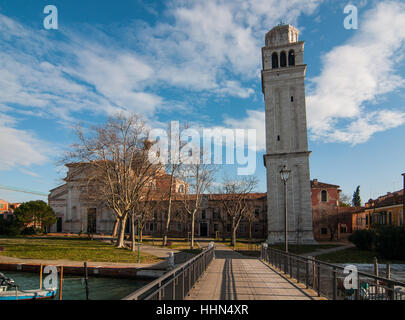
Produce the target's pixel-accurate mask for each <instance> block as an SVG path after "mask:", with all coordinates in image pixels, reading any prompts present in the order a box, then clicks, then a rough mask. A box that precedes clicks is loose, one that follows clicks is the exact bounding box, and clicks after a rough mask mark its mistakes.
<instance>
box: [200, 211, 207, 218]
mask: <svg viewBox="0 0 405 320" xmlns="http://www.w3.org/2000/svg"><path fill="white" fill-rule="evenodd" d="M201 219H203V220H205V219H207V214H206V213H205V209H203V210H202V212H201Z"/></svg>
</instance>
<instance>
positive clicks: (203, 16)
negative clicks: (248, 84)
mask: <svg viewBox="0 0 405 320" xmlns="http://www.w3.org/2000/svg"><path fill="white" fill-rule="evenodd" d="M320 2H321V0H309V1H300V0H292V1H278V0H249V1H246V0H234V1H223V0H210V1H207V0H197V1H192V2H184V1H172V2H171V3H170V5H169V7H170V9H169V11H168V12H167V15H168V16H169V17H170V18H171V19H172V21H173V22H172V23H170V24H169V23H158V24H157V25H154V26H152V27H150V26H145V24H142V26H141V27H138V28H134V30H133V31H132V32H133V36H134V38H135V39H139V38H140V39H141V40H142V42H143V43H144V44H145V48H144V53H145V54H146V55H148V56H150V57H152V58H151V59H153V64H155V67H156V70H157V72H156V76H157V77H158V79H160V80H161V81H164V82H166V83H169V84H170V85H174V86H180V87H184V88H188V89H192V90H196V91H200V90H207V91H212V92H214V93H220V94H225V93H226V94H228V95H231V96H236V97H240V98H247V97H249V96H250V95H252V94H253V92H254V91H253V89H252V88H242V87H241V86H240V84H239V83H238V84H237V86H238V88H236V87H235V83H234V79H235V78H241V79H242V80H252V79H255V78H256V77H257V74H258V70H259V69H260V63H261V57H260V48H261V47H262V46H263V44H264V35H265V33H266V32H267V31H269V29H270V28H271V27H273V26H274V25H275V24H277V23H279V22H280V20H283V21H284V22H289V23H293V24H296V22H297V19H298V17H299V16H300V15H302V14H303V13H304V14H311V13H313V12H314V11H315V9H316V8H317V7H318V6H319V3H320ZM235 89H236V90H235Z"/></svg>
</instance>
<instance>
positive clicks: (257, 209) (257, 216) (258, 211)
mask: <svg viewBox="0 0 405 320" xmlns="http://www.w3.org/2000/svg"><path fill="white" fill-rule="evenodd" d="M259 216H260V209H259V208H256V209H255V217H256V218H259Z"/></svg>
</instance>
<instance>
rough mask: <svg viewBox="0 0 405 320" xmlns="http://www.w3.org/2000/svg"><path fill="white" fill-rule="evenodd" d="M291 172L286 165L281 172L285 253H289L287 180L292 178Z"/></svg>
mask: <svg viewBox="0 0 405 320" xmlns="http://www.w3.org/2000/svg"><path fill="white" fill-rule="evenodd" d="M290 173H291V170H289V169H287V166H286V165H284V166H283V168H282V169H281V171H280V177H281V180H282V181H283V183H284V223H285V225H284V241H285V252H288V237H287V180H288V178H289V177H290Z"/></svg>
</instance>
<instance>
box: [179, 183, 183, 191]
mask: <svg viewBox="0 0 405 320" xmlns="http://www.w3.org/2000/svg"><path fill="white" fill-rule="evenodd" d="M179 193H184V185H183V184H181V185H180V186H179Z"/></svg>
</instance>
